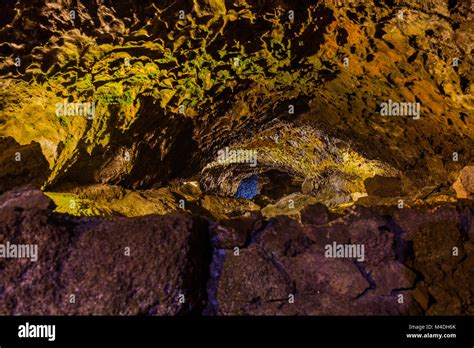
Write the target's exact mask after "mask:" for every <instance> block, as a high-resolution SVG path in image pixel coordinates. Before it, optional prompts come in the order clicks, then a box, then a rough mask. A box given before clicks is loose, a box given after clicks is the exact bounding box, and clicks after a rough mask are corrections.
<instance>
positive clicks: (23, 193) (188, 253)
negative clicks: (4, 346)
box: [0, 189, 211, 315]
mask: <svg viewBox="0 0 474 348" xmlns="http://www.w3.org/2000/svg"><path fill="white" fill-rule="evenodd" d="M51 203H52V202H51V200H50V199H48V198H47V197H45V196H44V195H43V194H42V193H41V192H40V191H36V190H33V189H19V190H17V191H9V192H8V193H5V194H4V195H2V196H0V219H1V221H2V225H1V227H0V243H1V244H4V243H6V242H7V241H8V242H10V243H12V244H37V245H38V250H39V256H38V261H37V262H30V261H29V260H25V259H12V258H7V259H3V258H2V259H0V269H1V272H0V284H1V291H0V313H1V314H2V315H48V314H50V315H60V314H78V315H91V314H96V315H99V314H100V315H138V314H147V315H178V314H199V313H201V312H202V310H203V308H204V306H205V303H206V301H207V295H206V291H205V289H206V282H207V279H208V272H209V269H208V266H209V263H210V256H211V248H210V242H209V238H208V233H207V224H206V223H204V222H203V221H202V220H199V219H193V218H191V217H190V216H189V215H187V214H184V213H173V214H169V215H167V216H165V217H161V216H157V215H149V216H147V217H143V218H133V219H126V218H114V219H111V220H99V219H97V218H82V219H73V218H71V217H68V216H65V215H64V216H62V215H57V214H53V215H52V214H51V210H48V209H47V208H48V206H50V205H51ZM126 248H129V249H126ZM128 255H130V256H128ZM181 295H183V296H184V297H183V299H184V302H183V303H181V302H180V296H181ZM71 296H74V297H71Z"/></svg>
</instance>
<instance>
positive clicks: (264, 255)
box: [0, 0, 474, 315]
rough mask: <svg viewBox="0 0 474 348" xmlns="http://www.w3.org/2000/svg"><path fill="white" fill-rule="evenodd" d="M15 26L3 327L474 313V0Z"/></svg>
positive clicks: (5, 129) (127, 6)
mask: <svg viewBox="0 0 474 348" xmlns="http://www.w3.org/2000/svg"><path fill="white" fill-rule="evenodd" d="M0 13H1V14H2V16H0V150H1V151H0V152H1V155H0V194H1V193H4V194H3V195H2V196H0V242H7V241H8V242H24V243H33V244H34V243H36V244H38V245H39V248H40V259H39V260H38V261H37V262H36V263H34V262H30V261H28V260H15V259H5V258H0V314H16V315H19V314H126V315H132V314H157V315H175V314H205V315H214V314H237V315H242V314H252V315H256V314H271V315H274V314H305V315H312V314H315V315H320V314H351V315H352V314H400V315H405V314H433V315H438V314H446V315H452V314H473V312H474V310H473V304H472V301H473V289H474V284H473V279H474V276H473V273H472V272H473V271H472V270H473V267H472V266H473V262H474V261H473V253H472V252H473V238H474V227H473V226H474V223H473V199H474V188H473V183H474V173H473V168H474V167H473V164H474V146H473V144H474V117H473V114H474V100H473V93H472V92H473V89H472V81H473V72H474V69H473V68H472V67H473V65H474V64H473V63H474V61H473V57H474V55H473V49H474V45H473V42H474V40H473V39H474V32H473V25H472V24H473V22H474V7H473V2H472V0H463V1H452V0H384V1H381V0H375V1H335V0H305V1H301V2H295V1H294V0H268V1H267V0H265V1H260V0H259V1H253V0H236V1H230V0H180V1H172V0H164V1H152V0H143V1H133V0H124V1H109V0H87V1H86V0H75V1H71V0H58V1H49V0H24V1H14V0H3V1H1V3H0ZM392 101H393V102H395V103H398V102H400V103H415V102H416V103H419V105H420V115H418V116H419V117H414V115H409V116H384V115H382V112H381V111H382V108H383V106H382V105H383V104H382V103H388V102H392ZM78 103H81V107H80V108H79V106H77V105H78ZM84 103H86V104H87V105H88V106H91V105H93V107H92V106H91V109H89V108H88V107H85V105H86V104H84ZM75 106H77V109H76V108H75ZM65 110H71V112H69V111H68V112H64V111H65ZM79 110H80V111H81V112H79ZM18 154H20V156H21V160H20V161H18V160H16V158H17V155H18ZM223 154H224V155H223ZM250 177H251V178H252V180H253V182H254V183H255V180H254V179H256V186H257V189H258V194H257V195H256V196H254V198H252V199H244V198H242V197H241V196H239V197H240V198H236V193H237V192H238V190H239V188H240V187H242V186H241V184H242V181H243V180H246V179H248V178H250ZM25 184H28V185H30V186H28V187H23V185H25ZM33 187H34V188H33ZM38 188H40V189H41V190H43V191H44V195H43V194H42V193H41V191H39V190H38ZM252 188H255V185H253V186H252ZM251 191H252V197H253V195H254V193H256V192H254V191H255V190H253V189H252V190H251ZM53 203H54V204H53ZM332 243H336V245H338V244H341V245H342V244H354V245H359V246H363V247H364V250H365V254H364V255H365V256H364V258H363V259H359V260H354V258H353V257H347V256H346V257H345V258H331V257H328V256H327V255H326V248H327V246H328V245H332ZM127 247H129V248H130V250H129V251H128V249H126V248H127ZM128 252H130V256H127V253H128ZM71 295H74V297H73V298H74V301H72V299H71ZM180 295H184V298H183V297H181V296H180ZM180 300H181V301H183V300H184V303H180Z"/></svg>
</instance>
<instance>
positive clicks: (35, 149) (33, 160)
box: [0, 137, 50, 193]
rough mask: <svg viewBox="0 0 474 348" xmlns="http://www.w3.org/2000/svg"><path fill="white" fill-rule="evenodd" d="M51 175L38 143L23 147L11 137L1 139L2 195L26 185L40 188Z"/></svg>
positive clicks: (0, 178)
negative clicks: (16, 187)
mask: <svg viewBox="0 0 474 348" xmlns="http://www.w3.org/2000/svg"><path fill="white" fill-rule="evenodd" d="M49 173H50V170H49V165H48V162H47V161H46V159H45V158H44V156H43V153H42V151H41V147H40V145H39V144H38V143H35V142H32V143H31V144H28V145H23V146H22V145H20V144H18V143H17V142H16V141H15V139H13V138H11V137H7V138H0V193H3V192H5V191H8V190H10V189H11V188H13V187H15V186H21V185H25V184H30V185H35V186H36V187H40V186H41V185H42V184H43V183H44V181H45V180H46V179H47V177H48V175H49Z"/></svg>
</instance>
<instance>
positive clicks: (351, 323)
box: [0, 317, 474, 348]
mask: <svg viewBox="0 0 474 348" xmlns="http://www.w3.org/2000/svg"><path fill="white" fill-rule="evenodd" d="M27 323H28V324H27ZM21 325H23V326H21ZM34 325H41V326H42V327H39V326H34ZM43 325H55V329H54V336H55V337H54V341H53V340H52V335H51V331H52V330H51V331H50V335H49V336H47V329H46V327H45V326H43ZM32 327H33V329H32ZM48 328H49V327H48ZM21 329H23V335H25V333H26V331H27V329H29V330H30V331H29V333H28V334H27V335H29V334H31V335H36V334H37V333H38V334H39V333H41V332H43V336H47V337H42V338H37V337H36V338H33V337H19V334H20V330H21ZM20 335H21V334H20ZM48 337H49V338H48ZM230 343H232V344H249V343H251V344H287V345H291V346H294V345H299V344H311V345H315V344H316V345H321V344H350V345H354V344H377V345H382V344H384V345H385V344H387V345H402V344H409V345H415V346H420V345H426V346H433V345H438V344H442V345H448V346H450V347H453V346H466V347H473V346H474V317H196V318H195V317H0V346H1V348H8V347H9V346H11V345H17V344H19V345H21V346H24V345H29V344H31V345H34V346H38V344H41V346H43V345H52V346H54V345H58V344H122V345H123V344H125V345H131V346H136V345H141V344H142V345H143V344H162V345H165V344H191V345H194V346H195V345H198V344H219V345H226V344H230Z"/></svg>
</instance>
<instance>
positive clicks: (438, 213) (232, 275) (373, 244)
mask: <svg viewBox="0 0 474 348" xmlns="http://www.w3.org/2000/svg"><path fill="white" fill-rule="evenodd" d="M308 210H312V212H313V214H318V217H316V216H314V217H312V218H313V220H312V221H308V220H307V219H304V220H303V221H304V223H303V224H300V223H298V222H296V221H294V220H293V219H290V218H288V217H287V216H279V217H276V218H273V219H270V220H269V221H268V223H267V224H266V226H265V228H263V230H262V231H260V232H258V234H256V236H255V238H254V239H253V243H251V244H250V245H249V246H247V247H245V248H240V252H239V254H238V255H236V254H235V252H234V250H233V249H230V250H223V252H222V253H218V255H220V257H219V258H217V259H216V258H215V262H217V263H218V265H219V267H220V268H221V269H220V271H219V272H218V273H219V277H218V281H216V285H215V286H216V291H215V292H216V294H217V295H216V298H217V301H216V303H214V306H215V307H216V308H217V310H216V312H217V313H218V314H223V315H272V314H282V315H337V314H339V315H385V314H390V315H400V314H402V315H407V314H422V313H426V314H436V315H453V314H473V313H474V302H473V299H474V297H473V296H474V283H473V281H474V273H473V270H472V266H473V262H474V254H473V251H474V249H473V245H474V244H473V236H474V224H473V223H474V219H473V216H474V205H473V204H472V202H464V203H460V204H458V205H452V204H445V205H441V206H437V207H425V208H420V209H411V208H407V209H397V208H391V209H390V210H388V211H385V212H383V211H380V212H376V211H374V210H371V209H367V208H364V207H354V208H352V209H350V210H348V211H347V212H346V213H345V214H343V215H340V216H331V217H328V214H327V212H326V211H324V209H321V208H320V207H319V206H313V207H311V206H310V207H308ZM306 214H307V212H306ZM306 214H305V215H306ZM440 231H442V232H443V233H440ZM333 242H337V243H348V242H351V243H355V244H363V245H364V246H365V260H364V261H362V262H359V261H357V260H355V259H342V258H341V259H337V258H332V259H331V258H327V257H325V246H326V245H327V244H332V243H333ZM453 248H458V251H459V252H453ZM400 295H402V296H403V297H400ZM290 296H294V297H293V298H291V297H290ZM293 300H294V301H293ZM292 301H293V302H292Z"/></svg>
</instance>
